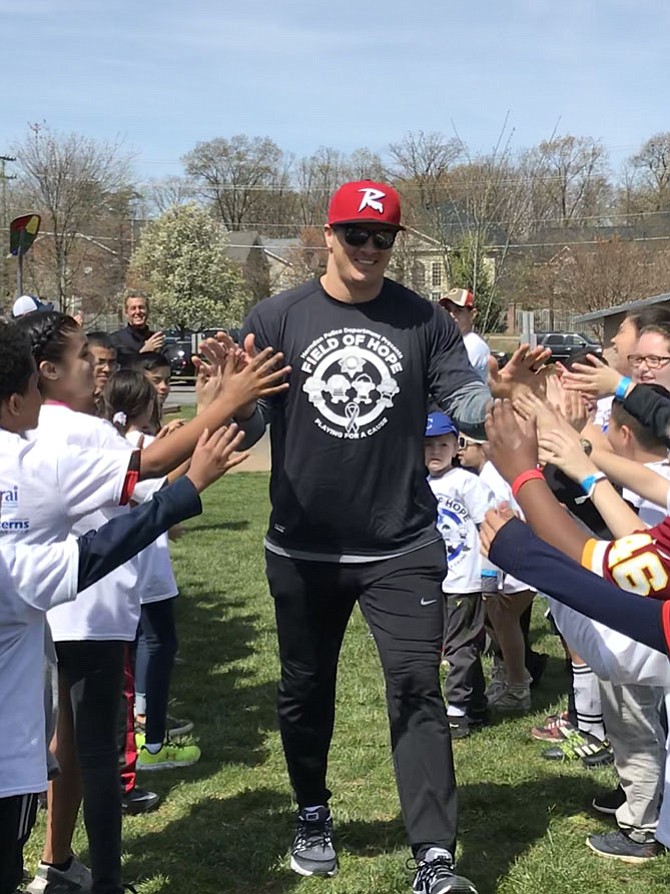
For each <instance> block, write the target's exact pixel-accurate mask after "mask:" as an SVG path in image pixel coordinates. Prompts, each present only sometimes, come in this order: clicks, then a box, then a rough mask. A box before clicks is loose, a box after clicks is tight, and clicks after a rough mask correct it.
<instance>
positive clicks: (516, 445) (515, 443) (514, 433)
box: [484, 400, 538, 484]
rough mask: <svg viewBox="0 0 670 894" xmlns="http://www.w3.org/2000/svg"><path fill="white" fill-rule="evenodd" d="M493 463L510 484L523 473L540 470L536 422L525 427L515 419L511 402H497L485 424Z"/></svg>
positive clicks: (528, 423) (493, 404)
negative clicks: (538, 468)
mask: <svg viewBox="0 0 670 894" xmlns="http://www.w3.org/2000/svg"><path fill="white" fill-rule="evenodd" d="M484 427H485V428H486V437H487V439H488V442H489V455H490V458H491V462H492V463H493V465H494V466H495V467H496V469H497V470H498V471H499V472H500V474H501V475H502V476H503V478H504V479H505V480H506V481H508V482H509V483H510V484H511V483H512V482H513V481H514V479H515V478H517V476H518V475H520V474H521V473H522V472H527V471H528V470H529V469H535V468H536V467H537V452H538V450H537V431H536V426H535V419H534V418H531V419H529V420H528V421H527V422H524V423H523V427H522V426H521V425H520V424H519V422H518V421H517V417H516V416H515V415H514V410H513V409H512V404H511V403H510V401H508V400H495V401H493V403H492V404H491V405H489V408H488V410H487V412H486V420H485V422H484Z"/></svg>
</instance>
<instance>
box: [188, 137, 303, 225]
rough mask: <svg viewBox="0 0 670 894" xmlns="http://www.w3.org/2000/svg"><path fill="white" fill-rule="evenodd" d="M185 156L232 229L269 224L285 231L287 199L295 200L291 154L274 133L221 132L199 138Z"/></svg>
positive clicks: (191, 171)
mask: <svg viewBox="0 0 670 894" xmlns="http://www.w3.org/2000/svg"><path fill="white" fill-rule="evenodd" d="M182 161H183V163H184V166H185V168H186V173H187V174H188V176H189V177H191V178H193V180H194V183H195V187H196V189H197V191H198V193H199V194H200V195H201V197H202V198H203V199H204V200H205V201H206V202H208V203H210V204H212V205H213V206H214V208H215V209H216V211H217V213H218V216H219V218H220V220H221V221H222V223H223V224H224V226H225V227H226V228H227V229H229V230H242V229H250V230H261V231H267V229H270V231H271V232H273V233H274V235H282V232H281V230H282V227H283V225H284V223H285V221H284V220H283V219H281V220H280V219H279V218H280V217H281V218H284V217H285V212H284V209H283V208H282V199H285V200H288V201H290V203H292V201H293V196H292V190H291V183H290V176H289V175H290V167H291V161H292V160H291V158H290V157H288V156H286V155H285V154H284V153H283V152H282V150H281V149H280V148H279V146H277V144H276V143H274V142H273V141H272V140H271V139H270V138H269V137H248V136H246V135H245V134H237V135H235V136H233V137H231V138H230V139H226V138H224V137H217V138H216V139H214V140H209V141H207V142H204V143H198V144H197V145H196V147H195V149H192V150H191V152H188V153H187V154H186V155H185V156H184V157H183V159H182ZM268 212H270V213H269V214H268ZM273 218H277V220H273Z"/></svg>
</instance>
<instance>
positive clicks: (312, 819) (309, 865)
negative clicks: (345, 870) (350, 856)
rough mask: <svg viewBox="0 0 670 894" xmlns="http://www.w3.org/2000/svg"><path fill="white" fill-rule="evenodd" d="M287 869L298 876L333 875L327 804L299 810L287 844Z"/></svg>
mask: <svg viewBox="0 0 670 894" xmlns="http://www.w3.org/2000/svg"><path fill="white" fill-rule="evenodd" d="M291 869H292V870H293V871H294V872H297V873H298V874H299V875H326V876H328V877H329V878H330V877H332V876H334V875H337V855H336V853H335V848H334V847H333V821H332V819H331V816H330V810H328V808H327V807H317V808H316V809H315V810H301V811H300V813H299V814H298V819H297V822H296V829H295V838H294V839H293V844H292V846H291Z"/></svg>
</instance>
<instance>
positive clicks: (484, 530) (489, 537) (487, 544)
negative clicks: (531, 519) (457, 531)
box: [479, 503, 515, 558]
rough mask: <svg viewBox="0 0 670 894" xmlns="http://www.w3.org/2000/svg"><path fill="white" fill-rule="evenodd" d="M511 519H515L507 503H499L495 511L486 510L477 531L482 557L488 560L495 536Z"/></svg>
mask: <svg viewBox="0 0 670 894" xmlns="http://www.w3.org/2000/svg"><path fill="white" fill-rule="evenodd" d="M513 518H515V515H514V512H513V510H512V509H511V508H510V506H509V505H508V504H507V503H501V504H500V506H498V508H497V509H489V510H488V512H487V513H486V515H485V516H484V521H483V523H482V526H481V528H480V529H479V539H480V542H481V547H480V549H481V553H482V555H483V556H486V557H487V558H488V555H489V550H490V549H491V544H492V543H493V540H494V538H495V536H496V534H497V533H498V531H499V530H500V529H501V528H503V527H504V526H505V525H506V524H507V522H508V521H511V519H513Z"/></svg>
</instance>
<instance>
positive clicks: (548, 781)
mask: <svg viewBox="0 0 670 894" xmlns="http://www.w3.org/2000/svg"><path fill="white" fill-rule="evenodd" d="M600 790H601V786H599V785H598V782H597V781H596V780H595V779H594V780H593V781H592V782H590V781H589V782H586V781H582V782H581V784H580V785H575V779H574V777H569V776H565V777H557V776H547V777H546V778H545V779H540V780H533V781H529V782H522V783H518V784H498V783H494V782H479V783H474V784H466V785H463V786H459V789H458V802H459V844H460V847H461V856H460V858H459V862H458V868H459V871H460V872H461V873H462V874H463V875H465V876H466V877H467V878H469V879H471V880H472V881H473V882H475V884H476V885H477V890H478V892H479V894H494V892H495V891H496V890H497V887H498V884H499V882H500V880H501V879H502V878H504V877H505V876H506V875H507V874H508V872H509V870H510V868H511V866H512V864H513V863H514V862H515V861H516V860H517V859H518V858H519V857H521V856H522V855H523V854H524V853H525V852H526V851H527V850H528V849H529V848H531V847H532V846H533V844H534V843H535V842H537V841H539V840H540V839H541V838H542V837H543V836H544V835H545V834H546V832H547V828H548V826H549V821H550V819H553V818H556V817H559V816H571V815H575V814H578V813H581V812H582V811H583V810H584V808H585V806H586V804H588V803H589V801H590V799H591V797H592V796H593V795H594V794H596V793H597V792H598V791H600ZM595 822H596V820H595V819H594V823H595ZM336 833H337V839H338V842H339V843H340V845H341V846H342V847H343V848H346V849H347V850H349V851H350V852H351V853H355V854H358V855H361V856H365V857H374V856H377V855H381V854H385V853H388V852H390V851H393V850H396V849H398V848H402V847H403V846H406V838H405V829H404V826H403V823H402V820H401V818H400V817H396V818H395V819H393V820H388V821H375V822H364V821H353V822H349V823H346V824H344V825H340V824H338V825H337V827H336ZM492 841H494V842H495V844H494V845H492Z"/></svg>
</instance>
